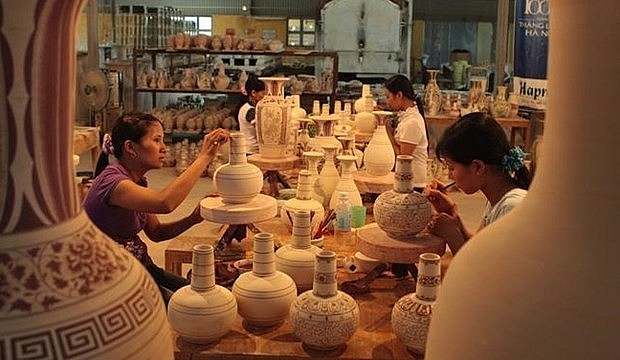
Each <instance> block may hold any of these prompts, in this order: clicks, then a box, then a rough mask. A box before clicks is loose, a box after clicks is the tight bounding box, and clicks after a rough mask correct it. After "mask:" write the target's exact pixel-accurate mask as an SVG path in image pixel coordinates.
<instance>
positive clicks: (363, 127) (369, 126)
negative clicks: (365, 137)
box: [354, 96, 377, 134]
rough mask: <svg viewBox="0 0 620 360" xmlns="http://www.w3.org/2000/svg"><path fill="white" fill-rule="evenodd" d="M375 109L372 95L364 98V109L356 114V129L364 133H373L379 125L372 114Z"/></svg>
mask: <svg viewBox="0 0 620 360" xmlns="http://www.w3.org/2000/svg"><path fill="white" fill-rule="evenodd" d="M373 109H374V106H373V100H372V96H367V97H366V98H365V99H364V111H361V112H358V113H357V114H355V120H354V122H355V130H357V131H358V132H360V133H363V134H372V133H373V132H374V131H375V128H376V127H377V121H376V119H375V116H374V115H373V114H372V111H373Z"/></svg>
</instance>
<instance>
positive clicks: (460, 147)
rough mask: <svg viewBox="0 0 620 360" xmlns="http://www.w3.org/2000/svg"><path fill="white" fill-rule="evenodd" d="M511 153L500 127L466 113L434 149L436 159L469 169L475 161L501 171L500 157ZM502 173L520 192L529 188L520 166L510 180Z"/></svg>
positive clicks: (526, 174) (487, 118)
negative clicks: (451, 161)
mask: <svg viewBox="0 0 620 360" xmlns="http://www.w3.org/2000/svg"><path fill="white" fill-rule="evenodd" d="M510 149H511V146H510V143H509V142H508V138H507V137H506V133H504V129H502V126H501V125H500V124H499V123H498V122H497V121H496V120H495V119H494V118H493V117H492V116H491V115H489V114H487V113H482V112H474V113H469V114H467V115H465V116H463V117H462V118H460V119H459V120H457V122H456V123H454V124H452V125H450V126H449V127H448V128H447V129H446V131H445V132H444V133H443V135H442V136H441V139H439V142H438V143H437V146H436V147H435V155H436V156H437V158H438V159H439V158H443V157H448V158H450V160H453V161H455V162H457V163H459V164H463V165H469V164H471V163H472V161H474V160H475V159H478V160H480V161H482V162H484V163H485V164H487V165H493V166H497V167H498V168H500V169H503V165H502V161H503V159H504V156H505V155H507V154H508V151H509V150H510ZM503 171H504V173H505V174H506V176H507V177H508V178H510V179H511V181H512V182H513V183H514V184H515V185H516V186H517V187H519V188H521V189H527V188H529V186H530V181H531V179H530V173H529V171H528V170H527V168H526V167H525V165H524V166H521V168H520V169H518V170H516V171H515V173H514V177H513V176H510V174H509V173H508V171H507V170H503Z"/></svg>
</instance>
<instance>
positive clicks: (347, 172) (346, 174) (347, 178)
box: [329, 155, 363, 209]
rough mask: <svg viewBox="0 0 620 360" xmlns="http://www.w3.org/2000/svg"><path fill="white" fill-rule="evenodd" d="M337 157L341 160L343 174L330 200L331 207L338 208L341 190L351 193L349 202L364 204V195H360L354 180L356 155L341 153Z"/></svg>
mask: <svg viewBox="0 0 620 360" xmlns="http://www.w3.org/2000/svg"><path fill="white" fill-rule="evenodd" d="M337 159H338V160H339V161H340V167H341V171H342V174H340V179H339V180H338V184H336V188H335V189H334V192H333V193H332V197H331V199H330V201H329V208H330V209H335V208H336V204H338V194H339V193H341V192H346V193H347V194H348V195H349V202H350V203H351V205H360V206H362V205H363V203H362V196H361V195H360V192H359V190H358V189H357V185H355V181H354V180H353V172H354V171H356V170H355V161H356V160H357V159H356V157H355V156H353V155H340V156H338V157H337Z"/></svg>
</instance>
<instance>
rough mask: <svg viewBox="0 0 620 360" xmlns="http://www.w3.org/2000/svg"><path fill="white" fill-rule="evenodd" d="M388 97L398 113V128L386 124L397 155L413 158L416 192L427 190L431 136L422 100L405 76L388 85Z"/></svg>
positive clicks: (391, 105) (392, 108) (397, 77)
mask: <svg viewBox="0 0 620 360" xmlns="http://www.w3.org/2000/svg"><path fill="white" fill-rule="evenodd" d="M384 86H385V96H386V100H387V105H388V107H389V108H390V110H391V111H395V112H398V125H396V128H394V127H393V126H392V123H391V121H388V123H387V124H386V130H387V133H388V137H389V138H390V142H391V143H392V147H393V148H394V152H395V153H396V155H412V156H413V182H414V185H413V186H414V189H415V190H416V191H418V192H422V191H424V187H425V186H426V166H427V160H428V134H427V130H426V122H425V121H424V116H423V115H424V110H423V109H422V105H421V101H417V99H416V96H415V94H414V92H413V87H412V86H411V82H410V81H409V79H408V78H407V77H406V76H404V75H394V76H392V77H391V78H389V79H388V80H387V81H386V82H385V85H384Z"/></svg>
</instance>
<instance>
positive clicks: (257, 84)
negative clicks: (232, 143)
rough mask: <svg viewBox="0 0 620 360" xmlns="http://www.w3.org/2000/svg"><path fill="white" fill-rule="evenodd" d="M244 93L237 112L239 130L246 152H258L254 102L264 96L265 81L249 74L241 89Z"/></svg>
mask: <svg viewBox="0 0 620 360" xmlns="http://www.w3.org/2000/svg"><path fill="white" fill-rule="evenodd" d="M241 93H242V94H243V95H244V99H243V105H242V106H241V108H240V109H239V113H238V114H237V121H238V122H239V131H241V132H242V133H243V134H244V135H245V139H246V144H247V149H246V153H248V154H254V153H258V139H257V138H256V104H257V103H258V102H259V101H260V100H261V99H262V98H263V97H265V83H264V82H263V81H262V80H259V79H258V78H257V77H256V76H255V75H250V76H249V77H248V80H247V81H246V82H245V86H244V87H243V88H242V89H241Z"/></svg>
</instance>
